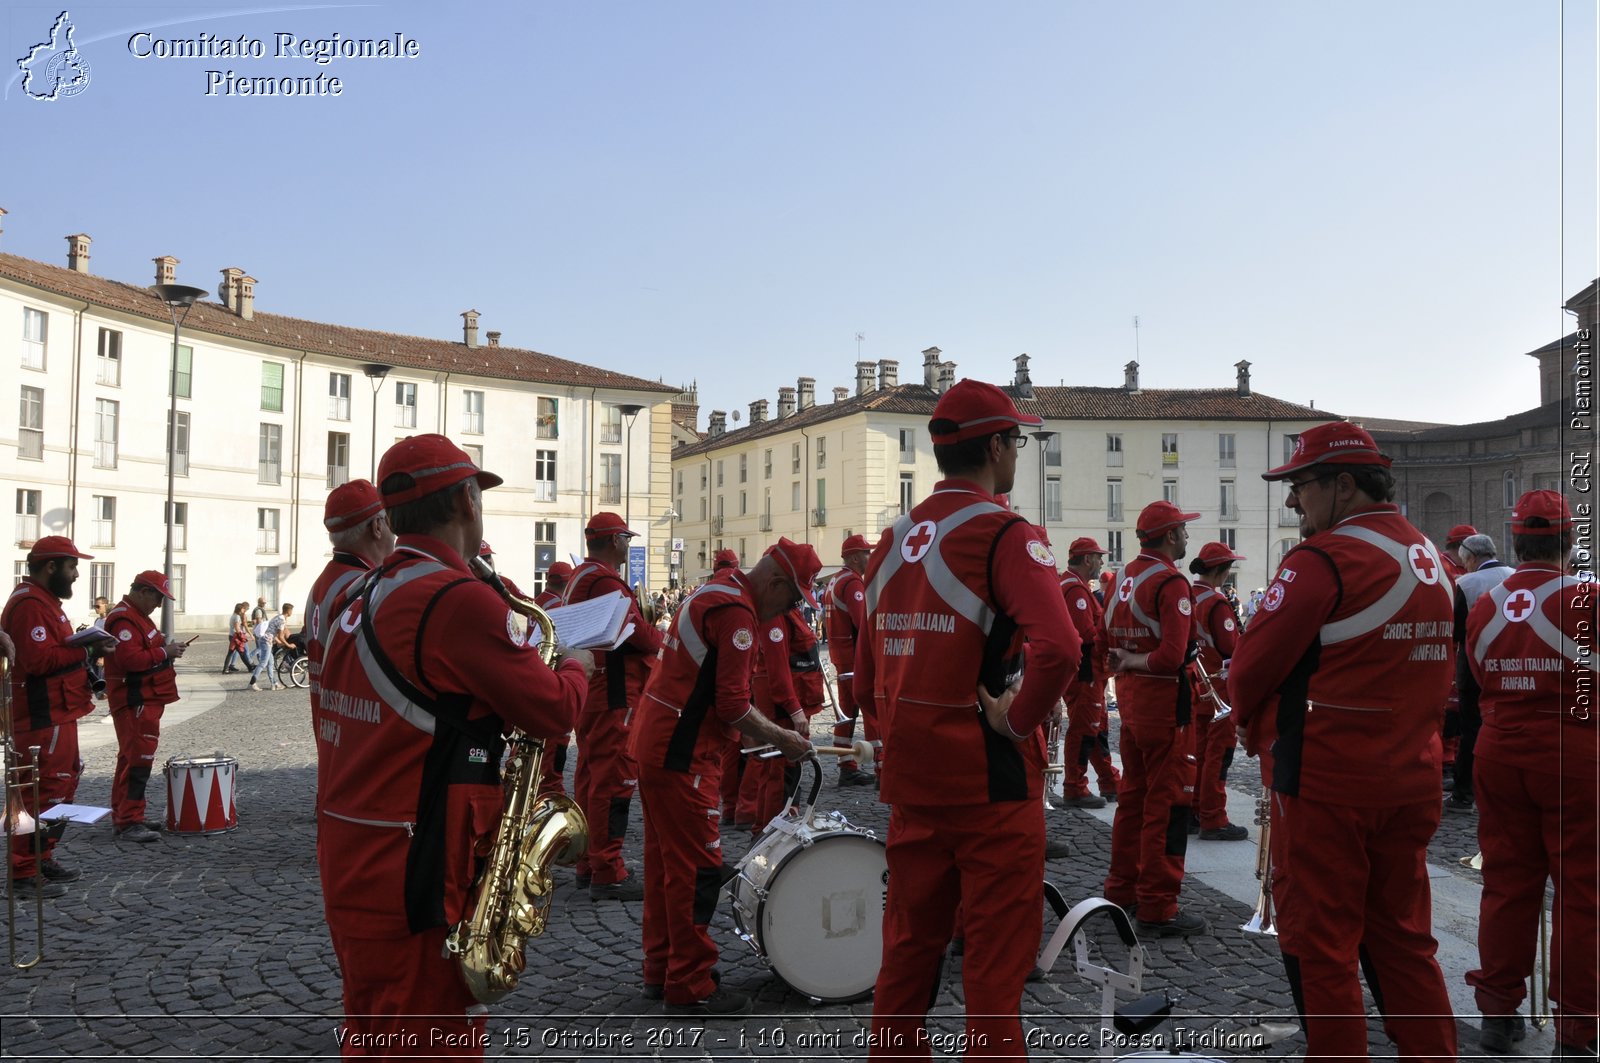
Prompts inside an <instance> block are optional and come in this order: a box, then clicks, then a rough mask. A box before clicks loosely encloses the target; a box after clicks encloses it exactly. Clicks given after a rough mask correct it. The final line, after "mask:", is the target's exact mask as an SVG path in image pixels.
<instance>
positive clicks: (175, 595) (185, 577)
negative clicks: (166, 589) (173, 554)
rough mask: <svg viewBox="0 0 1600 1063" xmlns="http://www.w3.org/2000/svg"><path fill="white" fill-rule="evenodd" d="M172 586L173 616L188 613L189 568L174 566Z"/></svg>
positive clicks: (186, 566)
mask: <svg viewBox="0 0 1600 1063" xmlns="http://www.w3.org/2000/svg"><path fill="white" fill-rule="evenodd" d="M170 584H171V587H172V612H173V614H174V615H176V614H178V613H186V612H188V611H189V607H188V605H187V603H188V601H189V566H188V565H173V566H172V579H171V581H170Z"/></svg>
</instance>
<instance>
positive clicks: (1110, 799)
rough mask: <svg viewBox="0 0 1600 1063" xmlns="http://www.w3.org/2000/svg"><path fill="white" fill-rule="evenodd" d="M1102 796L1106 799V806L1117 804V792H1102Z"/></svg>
mask: <svg viewBox="0 0 1600 1063" xmlns="http://www.w3.org/2000/svg"><path fill="white" fill-rule="evenodd" d="M1100 796H1101V797H1103V798H1105V799H1106V804H1108V805H1114V804H1116V803H1117V792H1116V791H1115V790H1101V791H1100Z"/></svg>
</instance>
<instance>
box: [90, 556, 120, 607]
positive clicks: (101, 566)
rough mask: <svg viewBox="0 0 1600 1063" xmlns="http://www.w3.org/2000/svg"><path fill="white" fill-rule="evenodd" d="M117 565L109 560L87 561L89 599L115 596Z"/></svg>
mask: <svg viewBox="0 0 1600 1063" xmlns="http://www.w3.org/2000/svg"><path fill="white" fill-rule="evenodd" d="M116 571H117V566H115V565H113V564H112V563H111V562H109V561H91V562H90V563H89V600H90V601H91V602H92V601H94V599H96V598H105V599H107V600H114V599H115V598H116V596H117V583H116V580H117V575H116Z"/></svg>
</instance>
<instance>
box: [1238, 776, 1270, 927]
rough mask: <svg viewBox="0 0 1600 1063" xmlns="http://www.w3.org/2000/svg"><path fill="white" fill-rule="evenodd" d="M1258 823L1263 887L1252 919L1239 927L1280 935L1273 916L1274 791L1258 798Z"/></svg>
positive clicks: (1258, 870) (1258, 860)
mask: <svg viewBox="0 0 1600 1063" xmlns="http://www.w3.org/2000/svg"><path fill="white" fill-rule="evenodd" d="M1256 823H1258V824H1260V826H1261V840H1260V841H1259V842H1258V843H1257V845H1256V878H1258V879H1260V880H1261V888H1260V890H1259V891H1258V892H1257V893H1256V908H1255V911H1253V912H1251V913H1250V919H1249V921H1248V922H1246V923H1245V924H1244V925H1243V926H1241V927H1239V929H1240V930H1243V931H1244V932H1245V933H1246V934H1266V935H1268V936H1270V937H1277V936H1278V927H1277V925H1276V924H1275V923H1274V921H1273V918H1272V791H1271V790H1264V791H1262V794H1261V796H1260V797H1259V798H1257V799H1256Z"/></svg>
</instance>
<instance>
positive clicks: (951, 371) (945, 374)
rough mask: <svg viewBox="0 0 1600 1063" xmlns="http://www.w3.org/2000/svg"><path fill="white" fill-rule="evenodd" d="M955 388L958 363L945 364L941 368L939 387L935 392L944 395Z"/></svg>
mask: <svg viewBox="0 0 1600 1063" xmlns="http://www.w3.org/2000/svg"><path fill="white" fill-rule="evenodd" d="M955 386H956V363H954V362H945V363H943V364H942V365H940V366H939V386H938V387H936V388H934V390H935V391H937V392H938V393H939V394H941V395H943V394H944V393H945V392H947V391H949V390H950V389H951V388H953V387H955Z"/></svg>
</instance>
